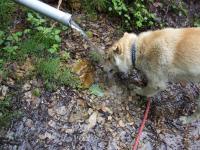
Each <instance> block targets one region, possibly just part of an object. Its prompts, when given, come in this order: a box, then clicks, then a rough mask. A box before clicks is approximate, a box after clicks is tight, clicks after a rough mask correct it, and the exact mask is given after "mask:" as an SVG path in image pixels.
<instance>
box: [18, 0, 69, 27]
mask: <svg viewBox="0 0 200 150" xmlns="http://www.w3.org/2000/svg"><path fill="white" fill-rule="evenodd" d="M15 1H16V2H18V3H20V4H23V5H24V6H26V7H29V8H31V9H33V10H35V11H37V12H39V13H41V14H43V15H45V16H48V17H50V18H52V19H54V20H56V21H58V22H60V23H63V24H64V25H69V26H71V18H72V15H71V14H69V13H66V12H63V11H60V10H58V9H56V8H54V7H52V6H49V5H47V4H45V3H43V2H41V1H39V0H15Z"/></svg>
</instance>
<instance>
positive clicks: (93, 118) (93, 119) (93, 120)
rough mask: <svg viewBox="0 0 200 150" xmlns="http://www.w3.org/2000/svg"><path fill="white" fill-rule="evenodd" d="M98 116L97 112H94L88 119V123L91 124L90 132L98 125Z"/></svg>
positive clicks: (89, 125)
mask: <svg viewBox="0 0 200 150" xmlns="http://www.w3.org/2000/svg"><path fill="white" fill-rule="evenodd" d="M97 115H98V113H97V112H93V114H92V115H91V116H90V118H89V119H88V122H89V123H88V130H89V129H92V128H93V127H94V126H95V125H96V123H97Z"/></svg>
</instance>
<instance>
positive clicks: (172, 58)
mask: <svg viewBox="0 0 200 150" xmlns="http://www.w3.org/2000/svg"><path fill="white" fill-rule="evenodd" d="M115 66H117V68H118V69H119V70H120V71H122V72H124V73H127V74H128V72H129V71H130V70H131V68H132V66H134V67H136V68H137V69H139V70H141V71H142V72H144V73H145V75H146V77H147V79H148V85H147V86H146V87H145V88H139V87H138V88H137V89H136V90H135V92H136V93H138V94H140V95H145V96H153V95H155V94H156V93H157V92H159V91H161V90H164V89H165V88H166V85H167V82H168V81H178V80H190V81H200V28H182V29H173V28H166V29H163V30H157V31H148V32H143V33H141V34H139V35H138V36H137V35H136V34H133V33H131V34H129V33H125V34H124V36H123V37H122V38H121V39H120V40H119V41H117V42H116V43H115V44H114V45H113V46H112V47H111V48H110V49H109V51H108V57H107V61H106V67H105V69H106V70H107V71H111V70H112V69H113V68H114V67H115ZM198 104H199V105H198V106H199V107H198V112H199V111H200V100H199V101H198ZM198 112H196V113H194V114H193V115H192V117H190V118H189V119H186V118H185V117H182V121H183V122H185V123H187V122H191V121H192V120H195V119H196V118H197V117H198V118H200V115H199V114H200V113H198Z"/></svg>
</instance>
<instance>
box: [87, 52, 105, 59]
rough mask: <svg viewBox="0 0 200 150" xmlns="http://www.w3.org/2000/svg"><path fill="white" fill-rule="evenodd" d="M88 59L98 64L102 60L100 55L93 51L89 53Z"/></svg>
mask: <svg viewBox="0 0 200 150" xmlns="http://www.w3.org/2000/svg"><path fill="white" fill-rule="evenodd" d="M89 57H90V59H91V60H92V61H94V62H100V61H101V60H102V59H103V58H102V55H101V54H99V53H98V52H97V51H95V50H93V51H90V52H89Z"/></svg>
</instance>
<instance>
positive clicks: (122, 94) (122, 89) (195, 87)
mask: <svg viewBox="0 0 200 150" xmlns="http://www.w3.org/2000/svg"><path fill="white" fill-rule="evenodd" d="M186 4H187V7H189V8H190V9H189V10H190V13H193V14H198V9H196V8H198V7H200V3H195V2H188V3H186ZM197 4H198V5H197ZM152 7H153V8H155V9H154V10H155V11H156V13H157V14H158V16H160V17H161V16H162V15H163V13H166V17H165V18H164V20H165V22H166V23H167V25H168V26H176V27H181V26H189V25H190V21H191V20H190V18H188V16H187V17H186V16H185V17H184V16H180V15H178V16H176V15H174V14H171V13H168V12H167V7H168V6H167V5H166V6H163V10H162V11H161V10H160V8H157V7H160V6H159V5H156V6H152ZM153 8H152V9H153ZM180 18H182V21H180V20H179V19H180ZM75 20H77V21H79V22H81V26H82V27H83V29H85V30H86V29H88V30H90V31H91V32H92V33H93V34H92V38H91V40H92V42H94V43H95V45H98V46H99V47H100V48H102V49H104V50H106V49H107V48H108V47H109V46H111V45H112V43H113V42H114V41H115V40H116V39H118V38H120V37H121V36H122V34H123V33H122V32H120V31H119V30H118V28H117V25H116V24H113V22H111V21H109V20H108V19H107V17H106V16H105V15H100V16H98V21H89V20H87V18H85V14H83V13H82V14H80V13H79V14H75ZM177 20H179V22H177ZM62 47H63V48H66V49H68V50H69V51H70V53H71V55H72V58H73V60H74V61H75V60H77V59H82V58H87V55H88V51H89V47H88V46H87V44H85V41H83V39H82V38H81V37H80V35H79V34H78V33H77V32H75V31H73V30H71V29H70V30H68V31H67V32H66V33H63V44H62ZM94 68H95V82H96V83H99V84H101V85H102V86H103V89H104V96H102V97H98V96H95V95H92V94H91V93H90V92H89V91H88V90H75V89H71V88H69V87H60V88H59V89H57V91H55V92H48V91H45V89H43V88H42V87H40V86H39V88H40V90H41V95H40V96H39V97H36V96H34V95H33V94H32V89H34V88H35V87H38V85H41V81H40V80H39V79H32V80H28V81H27V82H26V83H24V85H23V87H22V88H21V90H20V91H19V92H20V94H19V95H18V96H17V97H16V98H14V99H13V101H14V103H15V104H16V105H18V106H19V107H20V108H21V111H22V112H23V116H22V117H21V118H20V119H17V120H13V123H12V125H11V126H10V128H9V130H7V131H4V132H2V133H0V137H2V138H1V139H0V140H1V142H0V144H1V146H0V149H4V150H7V149H8V150H15V149H19V150H25V149H27V150H29V149H30V150H31V149H34V150H38V149H49V150H62V149H63V150H104V149H108V150H126V149H127V150H128V149H131V146H132V144H133V142H134V139H135V136H136V134H137V130H138V128H139V126H140V123H141V120H142V118H143V112H144V110H145V103H146V102H145V100H144V98H143V97H140V96H138V95H135V93H134V91H131V90H130V88H128V86H129V85H128V83H130V82H129V81H127V80H125V79H123V77H122V76H121V75H119V76H117V75H116V76H115V77H114V78H113V79H112V80H108V82H105V79H106V75H105V74H102V72H101V70H99V68H98V67H97V66H94ZM135 73H136V74H137V71H134V74H135ZM134 74H133V76H134ZM132 78H134V79H133V80H134V82H133V83H135V82H137V83H138V84H141V82H140V79H139V80H138V78H140V77H138V76H137V75H136V76H134V77H132ZM121 79H122V80H121ZM9 88H10V87H9ZM9 90H11V89H9ZM199 92H200V85H199V84H197V83H196V84H194V83H185V82H181V83H177V84H175V83H169V86H168V88H167V89H166V90H165V91H163V92H160V93H158V94H157V95H156V96H154V97H152V103H151V109H150V114H149V116H148V121H147V123H146V127H145V129H144V131H143V133H142V136H141V138H140V144H139V147H138V149H139V150H145V149H148V150H151V149H152V150H153V149H159V150H172V149H173V150H181V149H191V150H198V149H200V120H197V121H196V122H194V123H192V124H187V125H182V124H181V123H180V122H179V120H178V118H179V117H180V116H182V115H191V114H192V113H193V112H194V111H195V110H196V104H195V99H197V98H198V96H199Z"/></svg>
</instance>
